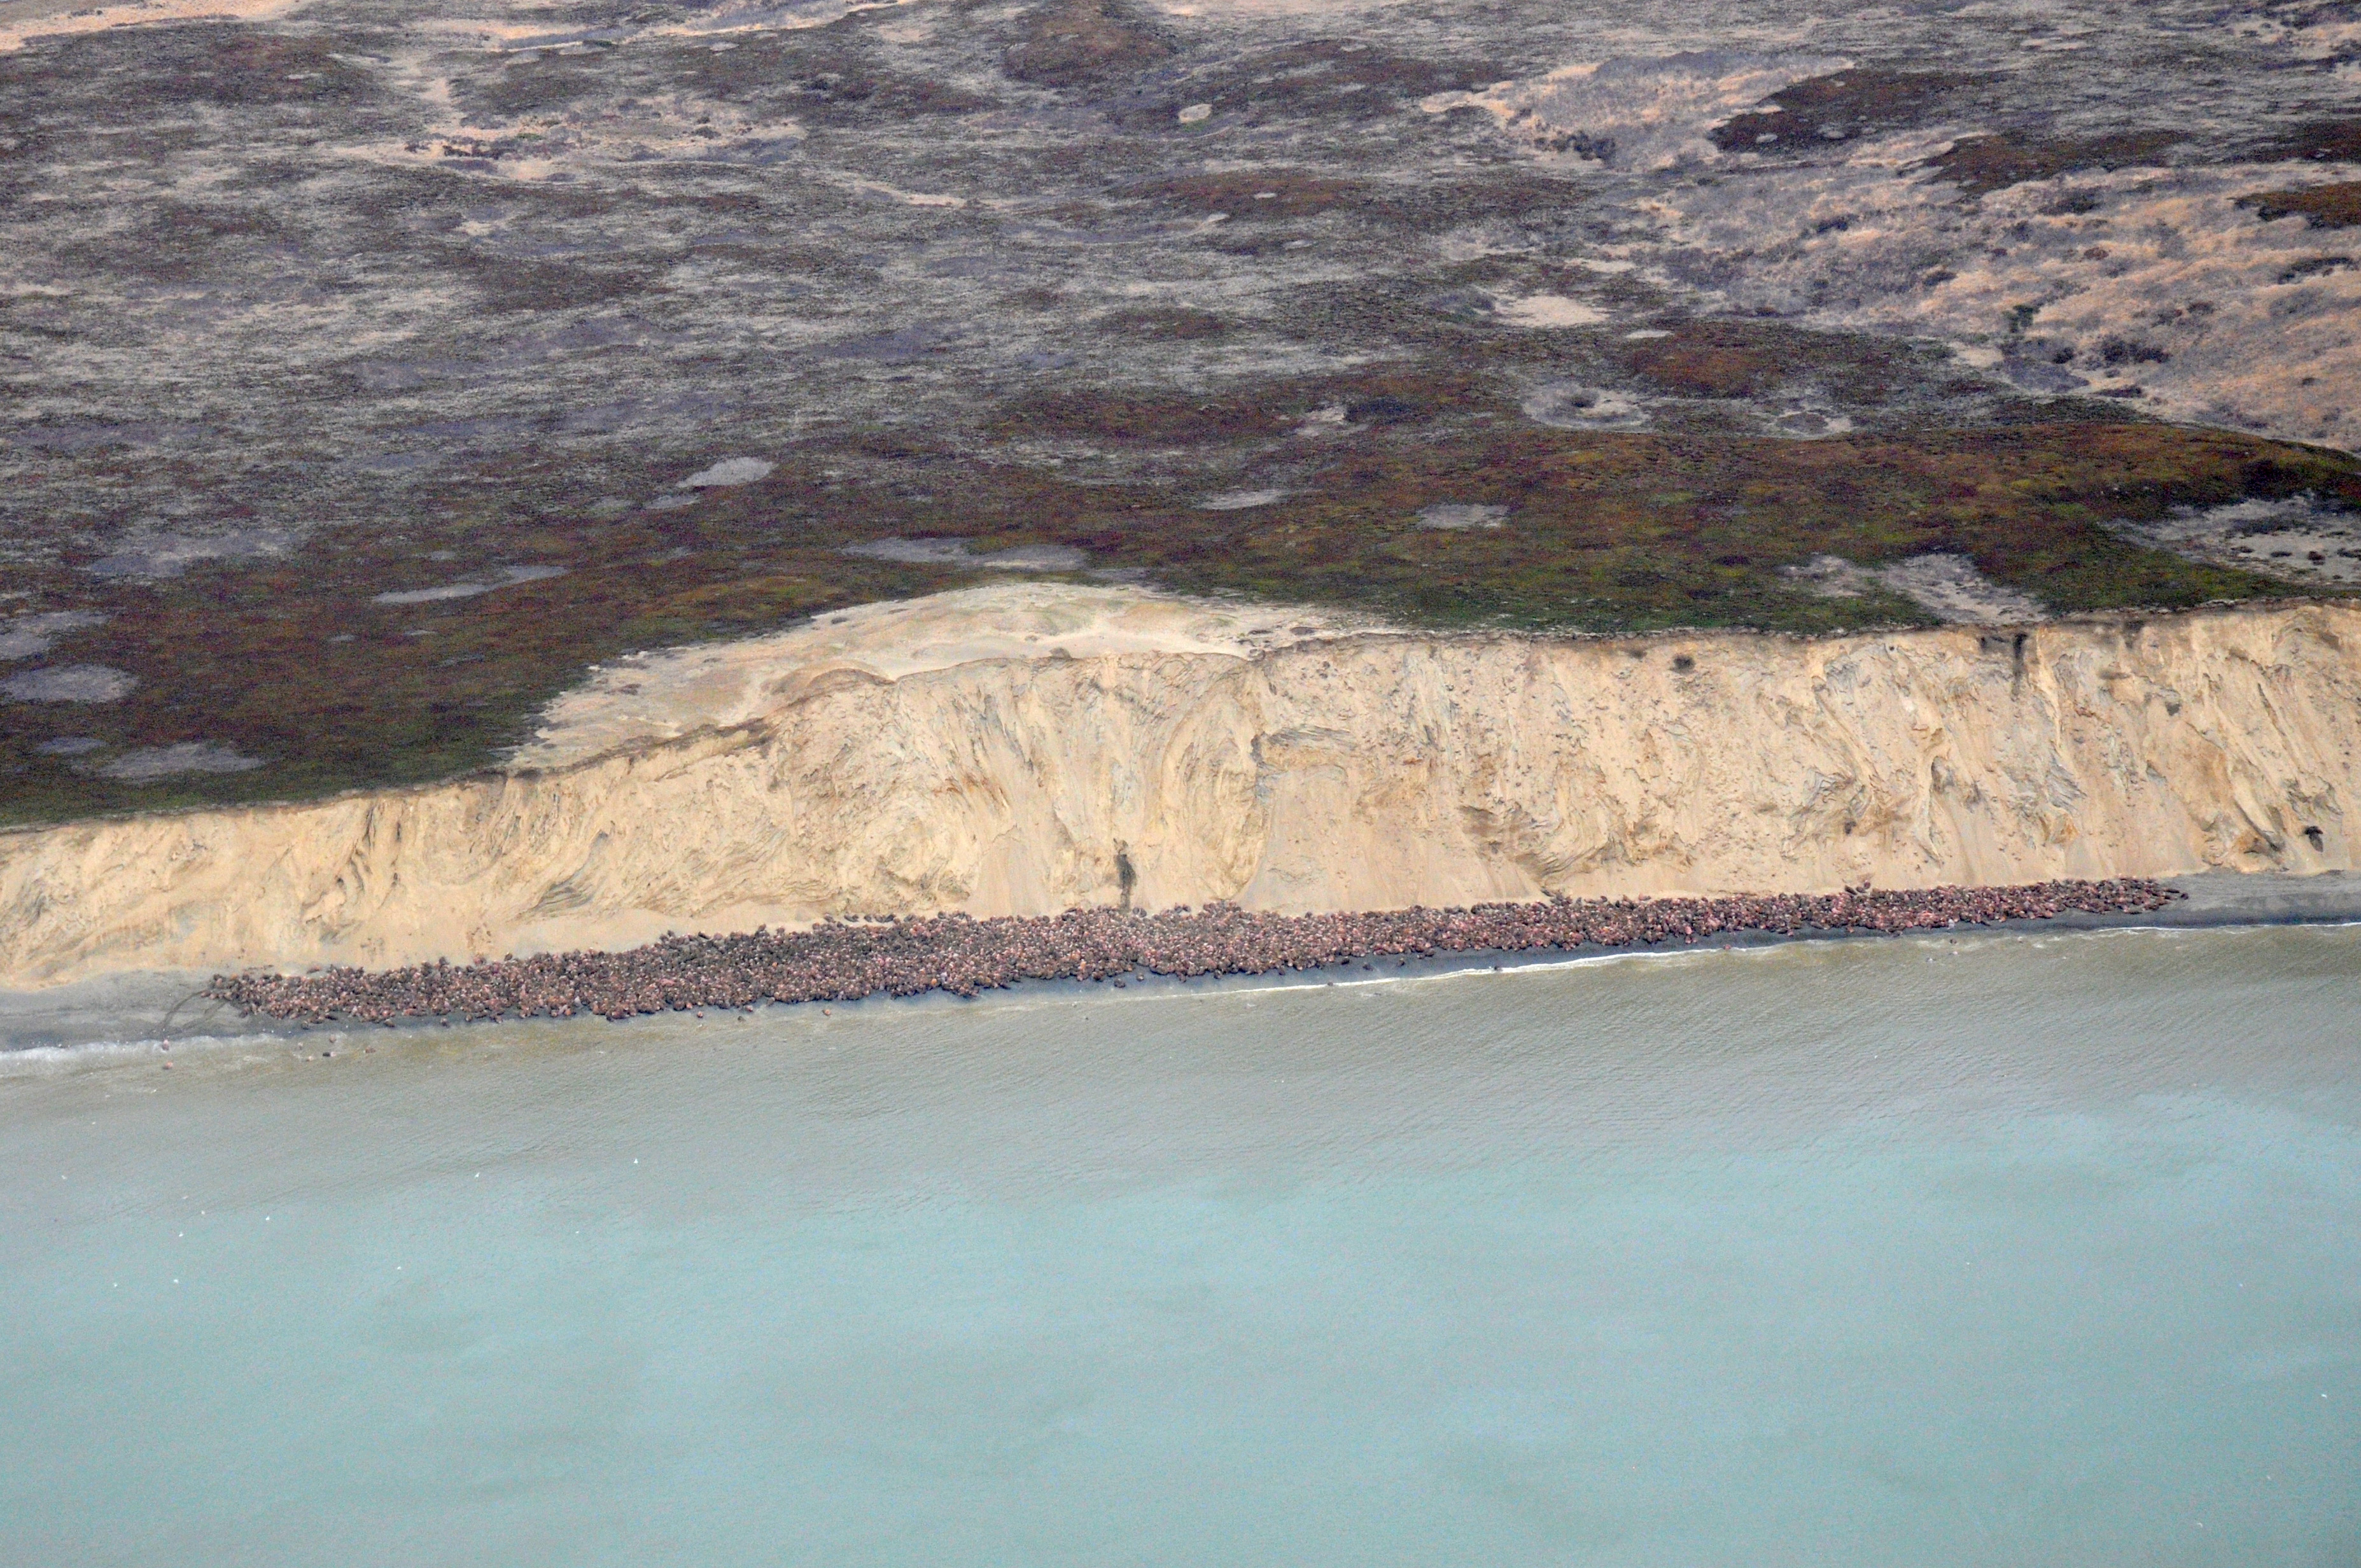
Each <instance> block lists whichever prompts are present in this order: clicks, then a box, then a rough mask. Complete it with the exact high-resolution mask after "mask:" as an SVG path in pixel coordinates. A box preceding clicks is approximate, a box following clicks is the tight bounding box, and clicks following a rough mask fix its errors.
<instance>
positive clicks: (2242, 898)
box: [200, 876, 2361, 1026]
mask: <svg viewBox="0 0 2361 1568" xmlns="http://www.w3.org/2000/svg"><path fill="white" fill-rule="evenodd" d="M2185 880H2187V881H2189V882H2191V883H2197V884H2199V886H2198V892H2197V894H2196V895H2195V896H2191V894H2190V893H2189V892H2187V891H2184V890H2183V889H2180V888H2178V887H2174V886H2169V885H2167V884H2165V883H2158V882H2154V881H2148V880H2146V879H2130V878H2126V879H2111V880H2107V881H2098V882H2081V881H2060V882H2051V883H2036V884H2030V885H2026V886H2018V887H2008V888H1932V889H1911V890H1901V891H1894V892H1877V891H1872V890H1866V889H1864V890H1858V891H1854V890H1848V891H1847V892H1845V893H1840V894H1833V895H1794V894H1766V895H1759V896H1752V897H1735V898H1669V899H1654V900H1644V899H1643V900H1620V899H1618V900H1607V899H1593V900H1566V899H1557V900H1546V901H1541V902H1536V903H1518V904H1490V905H1474V906H1471V907H1466V908H1452V909H1426V908H1411V909H1407V910H1392V911H1372V912H1364V913H1360V914H1352V915H1306V916H1283V915H1270V914H1258V913H1256V912H1251V911H1246V910H1240V909H1237V908H1235V906H1230V905H1213V906H1211V907H1209V908H1206V909H1202V910H1170V911H1164V912H1160V913H1157V914H1140V913H1133V912H1130V911H1126V910H1121V909H1109V908H1099V909H1077V910H1069V911H1067V912H1065V913H1064V914H1061V915H1057V916H1011V917H1001V918H997V919H986V920H976V919H973V918H971V917H969V916H960V915H948V916H932V917H927V918H921V919H904V920H897V919H891V918H888V919H883V920H875V921H851V922H826V923H823V924H821V925H819V926H816V927H811V928H809V929H807V930H802V931H795V932H777V933H773V932H768V931H757V932H752V933H746V934H741V935H734V936H688V937H669V938H664V939H663V940H661V941H659V942H655V943H652V944H648V945H646V946H643V947H640V948H631V949H627V950H625V951H621V952H572V953H556V954H541V955H535V956H532V957H526V958H514V957H511V958H505V959H498V960H491V961H478V962H477V963H472V964H467V965H452V964H449V963H432V964H421V965H412V966H408V967H405V968H401V969H394V970H379V971H369V970H360V969H356V968H343V967H337V968H329V969H324V970H314V971H313V972H311V973H307V974H292V975H291V974H279V973H270V972H268V971H260V970H249V971H247V972H244V973H241V974H236V975H216V976H214V978H213V979H212V981H209V982H208V984H207V985H206V986H205V987H204V988H203V991H202V992H200V995H201V996H202V997H203V998H204V999H205V1000H208V1001H211V1002H214V1003H227V1004H229V1005H231V1006H233V1007H235V1008H236V1009H237V1010H238V1011H239V1012H240V1013H242V1014H245V1015H247V1016H248V1017H250V1018H259V1019H269V1020H273V1021H276V1022H280V1023H295V1024H301V1025H306V1026H313V1025H331V1024H335V1025H353V1024H381V1025H392V1024H395V1023H399V1022H403V1021H445V1022H456V1021H468V1022H496V1021H499V1020H500V1019H503V1018H526V1017H543V1018H550V1017H556V1018H564V1017H577V1016H601V1017H605V1018H608V1019H609V1020H612V1021H620V1020H622V1019H624V1018H628V1017H632V1016H638V1015H644V1014H656V1013H664V1012H702V1011H704V1010H708V1009H712V1010H746V1009H750V1008H752V1007H756V1006H762V1005H765V1004H797V1003H810V1002H833V1003H851V1002H857V1001H861V1000H864V999H866V998H868V997H872V996H878V995H885V996H894V997H911V996H918V995H922V994H926V993H928V992H947V993H949V994H950V995H952V996H958V997H963V998H972V997H974V996H976V995H978V994H980V993H982V992H985V991H996V990H1005V989H1009V988H1012V987H1016V986H1019V985H1023V984H1027V983H1028V982H1038V981H1093V982H1103V983H1112V984H1114V985H1115V986H1117V987H1122V986H1125V985H1126V984H1129V983H1133V982H1136V981H1141V980H1144V979H1147V978H1148V977H1151V976H1157V977H1164V978H1168V979H1178V980H1184V981H1186V980H1195V979H1204V978H1217V977H1257V976H1264V977H1267V976H1272V975H1280V974H1305V975H1315V976H1316V975H1319V974H1321V973H1323V972H1331V971H1334V972H1350V971H1351V970H1352V969H1353V966H1355V965H1358V966H1360V968H1361V969H1362V970H1371V969H1373V968H1374V966H1375V962H1376V961H1378V960H1383V961H1385V962H1387V963H1388V964H1389V967H1391V968H1393V969H1396V970H1400V969H1404V968H1407V967H1408V966H1409V965H1410V964H1411V963H1412V962H1419V963H1421V964H1422V967H1423V966H1424V965H1428V964H1433V963H1435V962H1437V961H1438V960H1439V961H1440V962H1441V963H1442V964H1443V965H1444V967H1446V968H1448V967H1458V966H1463V965H1466V964H1472V963H1481V962H1483V961H1485V960H1487V959H1500V960H1507V959H1520V960H1530V959H1533V958H1535V957H1537V956H1541V955H1547V956H1548V957H1550V958H1553V959H1555V958H1565V957H1581V956H1594V955H1596V956H1604V955H1608V954H1612V953H1617V952H1642V951H1660V950H1666V949H1671V950H1678V949H1680V948H1691V947H1696V946H1697V945H1699V944H1705V943H1713V944H1717V945H1721V946H1731V947H1734V946H1739V945H1741V944H1742V945H1747V946H1753V945H1759V944H1762V943H1764V942H1773V941H1793V940H1812V939H1825V938H1834V937H1846V936H1870V935H1877V936H1896V935H1905V934H1924V933H1929V932H1934V931H1939V930H1950V929H1959V928H1962V927H1965V928H1971V929H1983V930H1994V929H2010V928H2015V929H2045V928H2046V929H2060V930H2068V929H2090V928H2094V927H2109V926H2114V927H2120V926H2128V925H2147V926H2162V927H2199V926H2231V925H2245V924H2274V923H2289V922H2309V921H2313V920H2342V919H2350V918H2356V917H2361V887H2356V886H2349V885H2347V883H2348V881H2349V879H2346V878H2344V877H2341V876H2339V877H2336V878H2334V881H2335V883H2336V884H2337V885H2335V886H2334V887H2330V888H2322V887H2317V886H2310V887H2301V886H2282V885H2273V886H2270V887H2267V888H2266V887H2249V888H2246V889H2243V890H2236V891H2234V890H2232V889H2228V888H2224V887H2222V886H2220V885H2219V879H2215V878H2190V879H2185ZM2267 880H2268V882H2270V883H2273V884H2281V883H2299V882H2316V881H2319V880H2323V879H2294V878H2271V879H2267Z"/></svg>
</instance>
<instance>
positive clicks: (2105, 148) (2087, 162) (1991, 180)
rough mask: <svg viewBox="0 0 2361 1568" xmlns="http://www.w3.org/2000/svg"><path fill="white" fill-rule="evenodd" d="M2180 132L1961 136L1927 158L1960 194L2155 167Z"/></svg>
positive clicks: (2179, 137) (2182, 137)
mask: <svg viewBox="0 0 2361 1568" xmlns="http://www.w3.org/2000/svg"><path fill="white" fill-rule="evenodd" d="M2188 139H2189V137H2187V136H2186V135H2185V134H2184V133H2182V132H2180V131H2162V130H2158V131H2116V132H2113V133H2110V134H2107V135H2104V136H2090V137H2041V136H2036V135H2034V134H2033V133H2031V132H2029V131H2003V132H2001V133H1999V134H1998V135H1996V136H1981V137H1960V139H1959V140H1958V141H1955V142H1953V143H1952V144H1951V145H1950V147H1949V148H1947V149H1946V150H1944V151H1943V152H1942V153H1941V154H1939V155H1938V156H1937V157H1935V158H1932V159H1928V160H1927V163H1928V167H1930V168H1932V169H1934V170H1936V171H1937V172H1938V174H1939V175H1940V177H1941V178H1943V179H1945V180H1948V181H1951V182H1952V183H1953V184H1956V185H1958V186H1959V187H1960V191H1961V192H1962V193H1964V194H1966V195H1970V196H1982V195H1983V194H1985V193H1986V192H1993V191H2000V190H2004V189H2006V188H2007V187H2009V186H2011V185H2022V184H2024V183H2026V181H2033V180H2054V179H2056V178H2057V177H2058V176H2059V175H2060V174H2071V173H2074V172H2076V171H2078V170H2085V169H2104V170H2114V169H2126V168H2134V167H2137V166H2140V165H2145V164H2155V163H2159V162H2161V161H2162V160H2163V157H2164V155H2165V154H2166V153H2168V152H2169V151H2171V150H2172V149H2173V148H2176V147H2179V146H2180V144H2181V143H2183V142H2185V141H2187V140H2188Z"/></svg>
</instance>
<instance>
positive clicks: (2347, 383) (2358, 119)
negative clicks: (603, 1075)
mask: <svg viewBox="0 0 2361 1568" xmlns="http://www.w3.org/2000/svg"><path fill="white" fill-rule="evenodd" d="M41 9H42V8H41V7H40V6H39V5H33V4H27V3H25V0H18V3H16V4H12V5H7V6H5V7H0V49H5V50H6V51H7V52H0V256H5V258H7V259H6V261H5V265H0V387H5V394H0V399H5V400H0V573H5V582H0V594H5V596H6V597H5V598H0V820H16V821H27V820H40V819H54V818H57V817H68V816H74V815H81V814H84V813H88V812H92V811H97V810H111V809H126V808H142V807H152V806H168V805H174V804H182V803H190V802H198V801H207V800H228V799H246V798H258V797H290V796H299V795H316V794H320V793H324V792H326V791H332V790H335V789H339V788H345V787H351V786H356V785H365V784H400V783H405V782H414V781H420V780H425V779H431V778H436V777H443V776H447V775H449V774H452V773H457V772H460V771H463V770H466V769H468V768H472V767H477V766H481V765H484V764H486V763H488V762H493V761H495V760H496V759H498V758H500V756H502V755H504V754H505V752H506V751H507V749H508V748H509V747H511V746H512V745H513V744H514V743H515V742H516V741H517V740H520V739H521V738H522V736H523V735H524V734H525V733H526V732H527V730H528V729H529V728H530V724H531V719H532V715H533V713H534V712H535V711H536V710H537V709H538V708H539V707H540V706H541V705H542V704H544V702H546V701H547V700H548V699H549V698H550V697H551V696H553V695H555V693H557V692H558V691H560V690H563V689H565V688H566V687H567V686H568V685H572V684H574V683H575V682H576V681H577V679H578V678H579V677H580V676H581V674H582V672H583V671H584V670H585V669H586V668H588V666H589V665H591V664H593V663H598V662H600V661H603V660H608V659H611V658H612V657H613V656H615V655H617V654H620V653H623V652H630V651H631V650H635V649H641V648H649V647H655V646H662V645H665V644H671V643H679V642H687V641H700V640H710V639H715V638H720V637H727V636H734V635H739V634H742V633H746V632H751V631H757V630H773V629H775V628H777V627H779V626H782V625H785V624H788V623H791V622H793V621H795V620H797V619H798V618H802V617H807V616H809V615H811V614H813V613H815V612H818V611H820V610H824V609H832V608H837V607H841V606H844V605H849V604H853V603H859V602H862V601H865V600H873V599H877V598H891V597H898V596H905V595H910V594H915V593H921V592H927V591H931V590H934V589H938V588H942V587H951V586H956V585H961V584H965V583H971V582H974V581H977V580H980V579H982V578H983V577H984V576H988V575H990V574H993V573H997V572H1008V571H1036V572H1049V573H1052V574H1065V575H1075V574H1082V575H1092V574H1095V575H1100V576H1115V577H1118V578H1124V577H1128V578H1135V579H1144V580H1148V581H1153V582H1156V583H1159V584H1162V585H1164V586H1168V587H1177V588H1181V589H1185V590H1191V591H1197V592H1227V593H1235V594H1243V595H1249V596H1255V597H1258V598H1268V599H1275V600H1279V601H1295V602H1320V603H1330V604H1344V605H1351V606H1357V607H1361V608H1366V609H1372V610H1376V611H1378V612H1379V613H1382V614H1384V615H1387V616H1389V617H1394V618H1399V619H1401V620H1407V621H1411V622H1414V623H1421V624H1431V625H1460V626H1467V625H1479V626H1502V625H1506V626H1515V627H1522V628H1531V629H1534V630H1552V631H1559V630H1563V631H1586V630H1597V631H1623V630H1651V629H1656V628H1663V627H1669V626H1679V625H1752V626H1763V627H1773V628H1783V629H1788V630H1802V631H1814V630H1833V629H1836V628H1839V627H1854V628H1858V627H1861V626H1864V625H1877V624H1889V623H1894V624H1906V623H1923V622H1926V621H1929V620H1938V619H2010V618H2018V619H2022V618H2024V617H2027V616H2032V615H2038V614H2047V613H2054V612H2056V611H2059V610H2068V609H2091V608H2103V607H2107V606H2174V605H2186V604H2191V603H2196V602H2201V601H2205V600H2212V599H2223V598H2250V597H2257V596H2268V595H2279V594H2289V593H2339V592H2345V591H2349V587H2350V585H2352V584H2354V583H2355V582H2356V569H2355V564H2356V563H2361V554H2355V552H2356V550H2361V545H2356V543H2355V532H2354V529H2353V527H2352V524H2351V521H2350V520H2351V519H2352V518H2353V516H2354V509H2355V507H2356V505H2361V469H2356V465H2355V463H2354V461H2353V459H2352V457H2351V456H2350V455H2349V454H2350V453H2351V451H2352V450H2353V449H2355V448H2356V445H2361V396H2356V393H2361V337H2356V330H2361V328H2356V323H2361V269H2356V265H2355V260H2354V256H2355V254H2356V253H2355V251H2354V242H2353V238H2352V236H2353V234H2354V233H2355V232H2356V231H2355V230H2354V228H2353V226H2352V225H2354V224H2355V222H2356V218H2361V208H2356V203H2355V199H2354V192H2356V189H2361V19H2356V18H2361V11H2356V8H2355V7H2353V6H2352V5H2337V4H2324V5H2323V4H2301V5H2231V6H2226V7H2225V6H2223V5H2212V4H2203V5H2201V4H2195V3H2192V0H2167V3H2161V4H2155V5H2143V6H2140V7H2137V8H2125V7H2121V6H2116V5H2100V4H2087V5H2064V4H2044V5H2039V6H2031V5H2024V6H2015V5H1923V6H1913V7H1908V8H1894V9H1890V10H1889V9H1874V10H1859V11H1852V12H1849V13H1846V14H1845V15H1843V16H1838V17H1830V16H1824V15H1817V14H1814V13H1812V12H1810V11H1809V10H1808V9H1807V8H1806V7H1804V6H1801V5H1788V4H1751V5H1738V6H1731V5H1712V6H1707V5H1696V4H1685V5H1664V4H1649V5H1636V4H1631V5H1607V6H1593V7H1586V8H1582V9H1581V10H1580V11H1579V13H1578V14H1577V13H1576V12H1574V11H1570V10H1568V9H1567V8H1565V7H1563V6H1552V5H1538V4H1531V3H1521V0H1503V3H1499V4H1488V5H1474V4H1469V5H1421V4H1404V5H1389V6H1378V5H1358V6H1356V5H1334V4H1325V5H1323V4H1302V5H1269V6H1259V7H1258V6H1253V5H1222V4H1189V5H1180V4H1167V5H1152V4H1148V3H1146V0H1141V3H1139V4H1136V5H1127V4H1122V3H1117V0H1043V3H1041V4H1038V5H1030V6H1027V5H962V4H956V3H948V0H943V3H938V0H913V3H910V4H904V5H873V6H861V7H848V6H845V5H840V4H836V3H833V0H816V3H812V4H804V5H743V4H730V3H726V0H725V3H723V4H719V5H707V6H681V5H642V6H637V7H626V6H620V5H613V4H611V3H602V0H589V3H584V4H560V5H500V4H495V3H491V0H428V3H426V4H423V5H390V4H386V3H384V0H313V3H312V4H308V5H286V4H271V5H266V4H260V3H255V4H245V5H237V6H232V7H231V9H232V10H234V11H235V12H236V15H234V16H230V17H228V18H226V19H212V20H207V19H202V18H196V17H194V16H190V15H182V16H180V19H172V17H173V15H174V13H173V10H172V8H171V7H170V6H162V5H159V6H155V7H150V8H148V9H146V10H140V9H137V8H132V7H124V8H118V9H115V10H104V9H95V8H93V9H88V10H85V11H84V12H83V13H82V14H81V15H73V14H67V13H54V14H51V15H49V16H42V15H40V14H39V13H40V11H41ZM193 9H194V7H185V6H184V7H181V11H182V12H191V11H192V10H193ZM158 18H162V19H158ZM118 23H122V24H127V25H116V24H118ZM2270 535H2277V536H2279V537H2266V536H2270Z"/></svg>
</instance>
